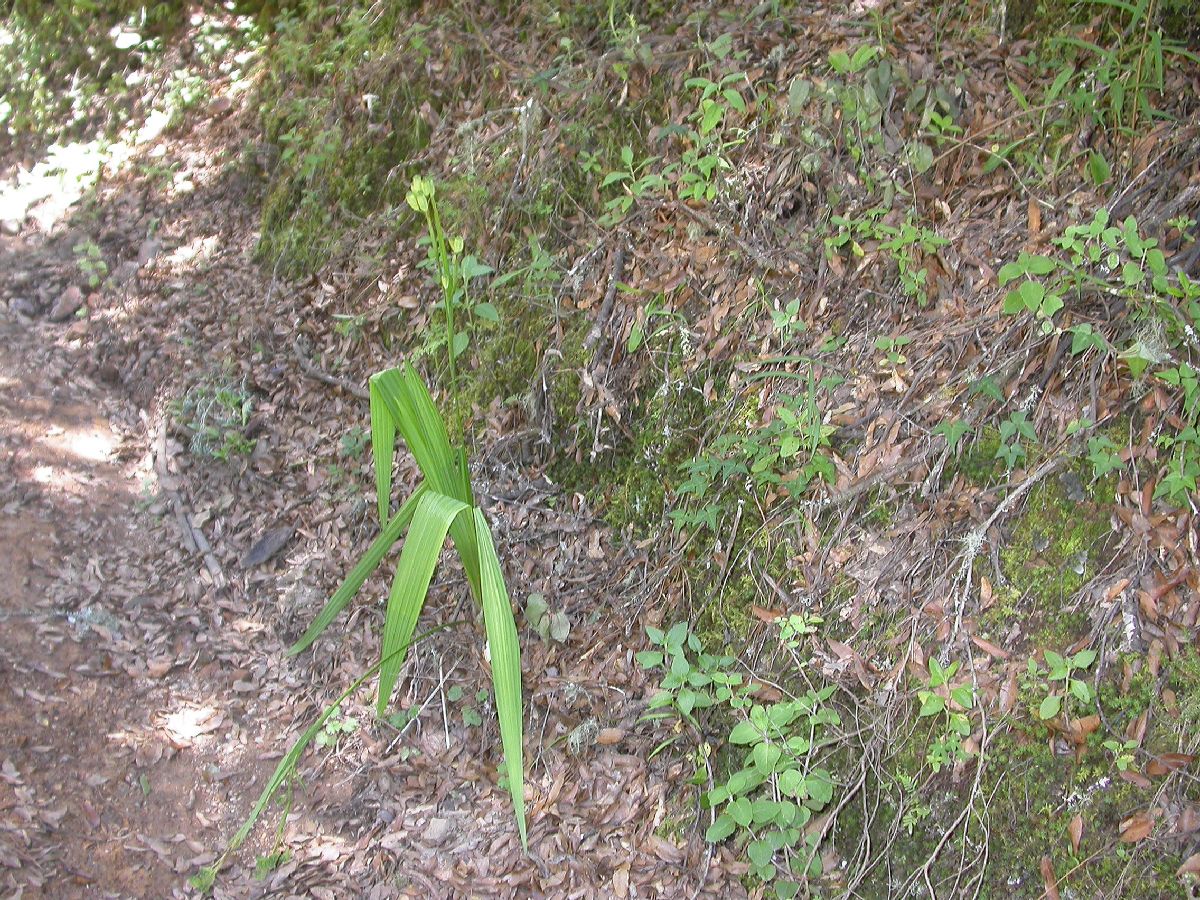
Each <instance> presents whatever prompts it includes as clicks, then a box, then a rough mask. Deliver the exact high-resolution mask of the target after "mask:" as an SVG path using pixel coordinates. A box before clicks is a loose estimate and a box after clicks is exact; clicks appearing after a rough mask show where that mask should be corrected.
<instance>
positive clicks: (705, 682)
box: [636, 622, 746, 724]
mask: <svg viewBox="0 0 1200 900" xmlns="http://www.w3.org/2000/svg"><path fill="white" fill-rule="evenodd" d="M646 636H647V637H648V638H649V639H650V643H651V644H654V645H655V646H656V647H657V648H658V649H655V650H643V651H641V652H640V653H638V654H637V656H636V659H637V661H638V664H639V665H641V666H642V667H643V668H646V669H655V668H660V667H661V668H665V669H666V670H667V675H666V677H665V678H664V679H663V681H662V684H661V685H659V688H660V690H659V693H658V694H656V695H655V696H654V697H653V698H652V699H651V700H650V703H649V704H648V706H647V710H648V712H649V713H650V715H649V716H648V718H650V719H652V720H653V719H659V718H663V717H664V715H665V714H666V711H667V710H674V712H675V713H676V714H678V715H679V716H680V717H681V718H683V719H686V720H687V721H689V722H692V723H693V724H695V721H696V720H695V718H694V715H693V714H694V713H695V711H696V710H698V709H707V708H708V707H710V706H713V705H714V704H716V703H728V704H729V705H730V706H732V707H733V708H734V709H740V708H741V707H742V706H743V705H744V704H745V703H746V700H745V699H744V698H745V692H744V691H743V690H738V689H739V688H741V687H742V676H741V675H739V674H737V673H736V672H729V671H728V669H729V668H730V667H731V666H733V665H734V663H735V662H736V660H735V659H734V658H733V657H732V656H714V655H713V654H711V653H706V652H705V651H704V648H703V646H702V645H701V644H700V639H699V638H697V637H696V635H694V634H692V633H691V632H690V630H689V629H688V624H687V622H677V623H676V624H675V625H673V626H671V628H670V629H669V630H667V631H663V630H662V629H661V628H655V627H653V626H650V627H647V628H646ZM655 710H663V712H662V713H655V712H654V711H655Z"/></svg>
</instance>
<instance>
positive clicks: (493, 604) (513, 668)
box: [474, 509, 529, 850]
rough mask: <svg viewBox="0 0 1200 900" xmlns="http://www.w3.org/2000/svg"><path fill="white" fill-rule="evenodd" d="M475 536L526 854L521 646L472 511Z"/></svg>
mask: <svg viewBox="0 0 1200 900" xmlns="http://www.w3.org/2000/svg"><path fill="white" fill-rule="evenodd" d="M474 512H475V516H474V518H475V534H476V536H477V541H478V545H479V570H480V574H481V580H482V591H481V594H482V596H481V598H480V599H481V600H482V601H483V624H484V627H485V628H486V629H487V638H488V648H489V650H490V652H491V658H492V686H493V688H494V690H495V692H496V717H497V719H499V722H500V743H501V746H502V747H503V748H504V767H505V772H506V774H507V775H508V792H509V794H511V795H512V804H513V813H514V815H515V816H516V817H517V829H518V830H519V831H520V832H521V846H522V847H524V848H525V849H526V850H528V849H529V836H528V834H527V833H526V824H525V751H524V747H523V743H522V738H521V731H522V728H521V722H522V708H521V645H520V644H518V643H517V626H516V623H515V622H514V621H513V612H512V604H511V603H510V602H509V599H508V589H507V588H505V586H504V573H503V572H502V571H501V570H500V560H499V559H497V558H496V548H495V546H494V545H493V544H492V534H491V532H490V531H489V530H488V526H487V521H486V520H485V519H484V518H483V513H482V512H481V511H480V510H479V509H475V511H474Z"/></svg>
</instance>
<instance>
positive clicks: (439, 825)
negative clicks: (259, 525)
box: [421, 816, 454, 844]
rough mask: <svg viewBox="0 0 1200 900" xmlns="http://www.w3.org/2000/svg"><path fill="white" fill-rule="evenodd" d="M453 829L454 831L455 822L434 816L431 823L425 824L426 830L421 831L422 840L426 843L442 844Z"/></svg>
mask: <svg viewBox="0 0 1200 900" xmlns="http://www.w3.org/2000/svg"><path fill="white" fill-rule="evenodd" d="M452 831H454V823H452V822H451V821H450V820H449V819H443V818H441V817H439V816H434V817H433V818H432V819H430V820H429V824H428V825H426V826H425V830H424V831H423V832H422V833H421V840H422V841H424V842H425V843H426V844H440V843H442V841H444V840H446V838H448V837H450V833H451V832H452Z"/></svg>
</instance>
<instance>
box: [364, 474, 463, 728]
mask: <svg viewBox="0 0 1200 900" xmlns="http://www.w3.org/2000/svg"><path fill="white" fill-rule="evenodd" d="M406 505H407V504H406ZM467 508H468V507H467V505H466V504H465V503H462V502H461V501H459V500H456V499H454V498H453V497H447V496H446V495H445V494H439V493H437V492H436V491H433V490H427V491H425V494H424V496H423V497H421V499H420V501H419V502H418V503H417V509H416V512H415V513H414V514H413V520H412V527H411V528H409V530H408V537H407V538H406V539H405V541H404V549H403V550H401V551H400V562H399V563H397V565H396V577H395V579H394V580H393V581H392V590H391V593H390V595H389V596H388V604H387V615H386V617H385V618H384V623H383V650H382V652H381V654H380V655H381V656H382V658H383V659H385V660H386V662H385V663H384V665H383V666H381V667H380V669H379V697H378V699H377V700H376V704H375V711H376V713H377V714H378V715H380V716H382V715H383V713H384V710H385V709H387V702H388V700H389V699H390V698H391V696H392V688H393V687H394V686H395V684H396V677H397V676H398V675H399V674H400V666H401V665H403V663H404V654H403V653H397V652H396V650H398V649H400V648H403V647H405V646H407V644H408V641H409V638H411V637H412V633H413V629H414V628H416V625H417V617H418V616H420V614H421V607H422V606H424V605H425V596H426V594H427V593H428V592H429V580H430V579H431V578H432V577H433V569H434V567H435V566H436V565H437V561H438V557H439V556H441V554H442V545H443V544H444V543H445V542H446V532H447V531H448V530H449V529H450V523H451V522H452V521H453V520H454V519H455V518H456V517H457V516H458V515H459V514H460V513H462V512H463V511H465V510H466V509H467Z"/></svg>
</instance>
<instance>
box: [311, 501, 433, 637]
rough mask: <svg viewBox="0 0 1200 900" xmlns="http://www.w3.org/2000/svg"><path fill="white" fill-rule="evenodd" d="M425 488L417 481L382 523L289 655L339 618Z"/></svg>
mask: <svg viewBox="0 0 1200 900" xmlns="http://www.w3.org/2000/svg"><path fill="white" fill-rule="evenodd" d="M425 490H426V488H425V485H424V484H421V485H418V486H417V489H416V490H415V491H413V493H412V496H410V497H409V498H408V499H407V500H406V501H405V502H404V505H403V506H401V507H400V510H399V511H398V512H397V513H396V514H395V515H394V516H392V517H391V519H389V520H388V522H387V524H386V525H384V526H383V530H382V531H381V532H380V533H379V537H377V538H375V540H374V541H372V542H371V546H370V547H368V548H367V552H366V553H365V554H364V555H363V558H362V559H360V560H359V561H358V565H356V566H355V567H354V568H353V569H351V570H350V574H349V575H347V576H346V580H345V581H343V582H342V586H341V587H339V588H338V589H337V591H336V592H335V593H334V595H333V596H332V597H330V598H329V602H328V603H326V604H325V606H324V608H323V609H322V610H321V611H320V612H319V613H318V614H317V617H316V618H315V619H313V623H312V625H310V626H309V627H308V631H306V632H304V636H303V637H302V638H300V640H298V641H296V643H294V644H292V646H291V647H289V648H288V651H287V652H288V656H295V655H296V654H297V653H299V652H301V651H302V650H306V649H307V648H308V647H309V645H310V644H312V642H313V641H315V640H316V639H317V638H318V637H319V636H320V634H321V632H322V631H324V630H325V629H326V628H328V627H329V623H330V622H332V621H333V620H334V619H335V618H337V614H338V613H340V612H341V611H342V607H343V606H345V605H346V604H347V603H349V602H350V600H351V599H352V598H353V597H354V595H355V594H357V593H358V591H359V588H361V587H362V585H363V582H364V581H366V580H367V576H368V575H370V574H371V573H372V572H374V571H375V569H376V568H377V567H378V566H379V564H380V563H381V562H383V558H384V557H385V556H387V552H388V550H390V549H391V548H392V545H393V544H394V543H396V541H398V540H399V539H400V535H401V534H403V533H404V529H405V528H406V527H408V523H409V522H410V521H411V520H412V517H413V513H414V512H415V511H416V509H417V504H418V503H419V502H420V500H421V497H423V496H424V494H425Z"/></svg>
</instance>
